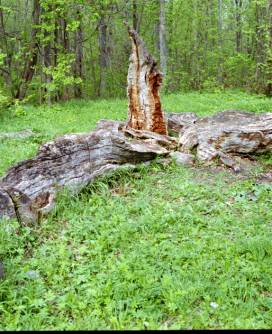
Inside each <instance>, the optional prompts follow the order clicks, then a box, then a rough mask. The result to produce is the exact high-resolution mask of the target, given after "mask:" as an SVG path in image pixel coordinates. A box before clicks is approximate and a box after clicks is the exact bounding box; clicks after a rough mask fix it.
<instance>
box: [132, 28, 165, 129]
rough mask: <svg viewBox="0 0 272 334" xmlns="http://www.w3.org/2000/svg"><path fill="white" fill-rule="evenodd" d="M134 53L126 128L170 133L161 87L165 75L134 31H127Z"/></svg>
mask: <svg viewBox="0 0 272 334" xmlns="http://www.w3.org/2000/svg"><path fill="white" fill-rule="evenodd" d="M128 31H129V36H130V39H131V42H132V54H131V56H130V65H129V70H128V88H127V92H128V98H129V112H128V123H127V127H130V128H133V129H136V130H148V131H151V132H156V133H159V134H167V127H166V122H165V120H164V115H163V112H162V109H161V102H160V97H159V92H158V91H159V87H160V85H161V81H162V74H161V73H160V72H159V70H158V68H157V63H156V61H155V60H154V59H153V57H152V56H151V55H150V54H149V53H148V51H147V49H146V48H145V46H144V43H143V41H142V40H141V39H140V37H139V36H138V34H137V32H136V31H135V30H134V29H130V28H128Z"/></svg>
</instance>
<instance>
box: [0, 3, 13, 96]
mask: <svg viewBox="0 0 272 334" xmlns="http://www.w3.org/2000/svg"><path fill="white" fill-rule="evenodd" d="M0 34H1V40H2V45H3V47H4V52H5V54H6V57H5V58H4V66H5V67H4V68H3V69H1V72H2V74H3V78H4V80H5V83H6V85H8V86H9V87H10V89H11V91H12V96H14V92H13V83H12V75H11V61H12V53H11V52H10V50H9V45H8V39H7V34H6V29H5V24H4V13H3V8H2V1H1V0H0Z"/></svg>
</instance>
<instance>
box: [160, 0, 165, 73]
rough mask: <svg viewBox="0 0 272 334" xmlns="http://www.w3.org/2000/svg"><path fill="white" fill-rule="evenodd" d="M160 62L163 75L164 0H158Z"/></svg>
mask: <svg viewBox="0 0 272 334" xmlns="http://www.w3.org/2000/svg"><path fill="white" fill-rule="evenodd" d="M159 36H160V63H161V68H162V72H163V75H164V76H166V74H167V51H166V40H165V0H160V26H159Z"/></svg>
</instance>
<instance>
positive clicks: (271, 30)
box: [266, 0, 272, 96]
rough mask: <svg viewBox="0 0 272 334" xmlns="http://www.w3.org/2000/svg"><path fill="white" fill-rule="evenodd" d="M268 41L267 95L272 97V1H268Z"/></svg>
mask: <svg viewBox="0 0 272 334" xmlns="http://www.w3.org/2000/svg"><path fill="white" fill-rule="evenodd" d="M268 39H269V40H268V50H267V55H266V58H267V61H266V66H267V81H268V83H267V87H266V95H267V96H272V0H268Z"/></svg>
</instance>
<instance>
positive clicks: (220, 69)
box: [217, 0, 223, 85]
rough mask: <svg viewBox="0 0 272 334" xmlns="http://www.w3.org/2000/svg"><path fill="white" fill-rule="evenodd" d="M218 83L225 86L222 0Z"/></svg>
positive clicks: (219, 5) (219, 21)
mask: <svg viewBox="0 0 272 334" xmlns="http://www.w3.org/2000/svg"><path fill="white" fill-rule="evenodd" d="M217 73H218V74H217V78H218V83H219V84H220V85H222V84H223V15H222V0H218V72H217Z"/></svg>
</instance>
